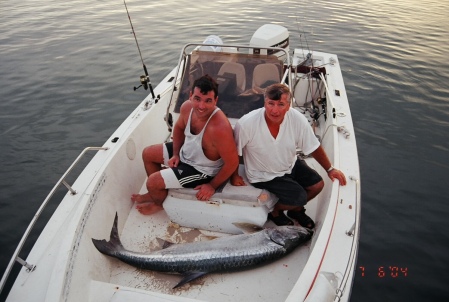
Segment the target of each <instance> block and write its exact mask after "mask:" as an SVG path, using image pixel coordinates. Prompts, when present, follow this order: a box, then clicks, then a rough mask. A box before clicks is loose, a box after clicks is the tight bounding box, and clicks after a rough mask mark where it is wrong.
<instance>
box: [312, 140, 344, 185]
mask: <svg viewBox="0 0 449 302" xmlns="http://www.w3.org/2000/svg"><path fill="white" fill-rule="evenodd" d="M311 155H312V156H313V158H314V159H315V160H316V161H317V162H318V163H319V164H320V165H321V166H322V167H323V168H324V170H326V171H327V175H328V176H329V178H330V179H331V180H332V181H333V180H334V179H338V181H339V182H340V185H342V186H344V185H346V177H345V175H344V174H343V172H341V171H340V170H338V169H335V168H333V167H332V164H331V162H330V160H329V158H328V157H327V154H326V152H325V151H324V149H323V147H322V146H321V145H320V146H319V147H318V148H317V149H316V150H315V151H313V152H312V153H311Z"/></svg>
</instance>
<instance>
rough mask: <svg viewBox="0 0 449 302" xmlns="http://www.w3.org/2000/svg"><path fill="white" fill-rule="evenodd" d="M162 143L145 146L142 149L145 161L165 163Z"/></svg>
mask: <svg viewBox="0 0 449 302" xmlns="http://www.w3.org/2000/svg"><path fill="white" fill-rule="evenodd" d="M162 148H163V146H162V145H161V144H158V145H151V146H148V147H145V149H143V151H142V159H143V161H144V162H154V163H163V162H164V155H163V152H162Z"/></svg>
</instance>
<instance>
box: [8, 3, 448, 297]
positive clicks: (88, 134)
mask: <svg viewBox="0 0 449 302" xmlns="http://www.w3.org/2000/svg"><path fill="white" fill-rule="evenodd" d="M448 4H449V3H448V1H447V0H443V1H441V0H429V1H426V0H419V1H418V0H410V1H404V0H399V1H394V0H386V1H382V0H357V1H355V0H342V1H338V2H337V1H298V0H291V1H284V0H280V1H266V0H260V1H240V0H239V1H236V0H227V1H202V0H198V1H186V0H180V1H170V0H164V1H143V0H135V1H131V0H129V2H128V8H129V10H130V13H131V17H132V19H133V23H134V28H135V30H136V32H137V37H138V39H139V43H140V47H141V50H142V54H143V56H144V60H145V63H146V65H147V67H148V69H149V73H150V77H151V80H152V82H153V84H157V83H158V82H159V81H160V80H161V79H162V78H163V77H164V76H165V74H166V73H167V72H168V71H169V70H171V69H172V68H173V67H174V64H175V62H176V60H177V58H178V55H179V51H180V48H181V46H182V45H184V44H185V43H188V42H192V41H194V42H201V41H203V40H204V38H205V37H206V36H208V35H210V34H217V35H219V36H220V37H221V38H222V39H223V40H224V41H225V42H230V43H231V42H236V43H247V42H249V40H250V38H251V36H252V34H253V32H254V31H255V30H256V29H257V28H258V27H259V26H261V25H263V24H265V23H270V22H272V23H278V24H281V25H284V26H286V27H288V28H289V30H290V35H291V44H292V45H293V46H301V45H300V43H301V42H302V45H303V46H305V40H304V39H300V37H301V36H302V37H304V33H306V38H307V42H308V46H309V47H310V48H311V49H314V50H322V51H327V52H333V53H337V54H338V56H339V59H340V61H341V65H342V68H343V70H342V71H343V76H344V78H345V83H346V89H347V91H348V95H349V99H350V104H351V111H352V116H353V118H354V124H355V128H356V137H357V143H358V149H359V155H360V158H359V161H360V165H361V174H362V198H363V208H362V229H361V231H362V234H361V239H360V251H359V260H358V265H357V267H358V268H357V272H356V279H355V283H354V288H353V294H352V301H382V302H385V301H448V298H449V290H448V286H447V280H449V273H448V270H449V236H448V231H449V222H448V221H449V220H448V219H447V217H448V215H449V202H448V201H449V199H448V196H449V189H448V184H449V173H448V170H449V169H448V168H449V163H448V160H449V156H448V154H449V153H448V151H449V142H448V133H449V88H448V83H449V76H448V75H449V72H448V70H449V59H448V53H449V46H448V45H449V44H448V43H447V40H448V37H449V35H448V32H449V18H448V17H447V6H448ZM0 20H1V24H2V25H1V26H0V87H1V88H0V142H1V149H0V167H1V170H0V243H1V253H0V273H3V271H4V269H5V268H6V265H7V263H8V261H9V258H10V257H11V255H12V253H13V251H14V249H15V246H16V245H17V243H18V242H19V240H20V237H21V236H22V233H23V232H24V230H25V229H26V227H27V225H28V223H29V221H30V220H31V219H32V217H33V215H34V213H35V212H36V210H37V209H38V207H39V206H40V204H41V202H42V201H43V199H44V198H45V196H46V195H47V194H48V192H49V190H50V189H51V188H52V187H53V184H54V183H55V182H56V181H57V180H58V179H59V178H60V176H61V175H62V174H63V173H64V172H65V170H66V169H67V167H68V166H69V165H70V164H71V163H72V161H73V160H74V159H75V157H76V156H77V155H78V154H79V152H80V151H81V150H82V149H83V148H84V147H86V146H99V145H102V144H103V142H104V141H105V140H106V139H107V138H108V137H109V136H110V135H111V134H112V132H113V130H114V129H115V128H116V127H117V126H118V125H119V124H120V123H121V121H122V120H123V119H124V118H125V117H126V116H127V115H128V114H129V113H130V112H131V111H132V110H133V108H134V107H135V106H136V105H137V104H138V102H140V100H142V98H143V97H144V96H145V91H144V90H138V91H136V92H134V91H133V90H132V87H133V86H134V85H136V84H137V83H138V76H139V75H140V74H142V70H141V62H140V58H139V56H138V52H137V49H136V46H135V42H134V39H133V36H132V34H130V26H129V23H128V17H127V16H126V11H125V8H124V5H123V2H121V1H118V0H117V1H106V0H97V1H87V0H75V1H65V2H61V1H56V0H40V1H37V0H23V1H2V9H1V10H0ZM301 40H302V41H301ZM56 206H57V204H56V203H55V202H53V203H51V204H50V206H49V211H47V212H45V213H44V215H43V219H42V220H41V221H39V223H38V226H39V227H42V226H43V225H44V224H45V221H46V219H48V217H49V216H50V215H51V210H52V209H54V208H55V207H56ZM36 236H37V235H36V234H33V235H32V236H31V238H32V239H35V238H36ZM2 299H3V298H2Z"/></svg>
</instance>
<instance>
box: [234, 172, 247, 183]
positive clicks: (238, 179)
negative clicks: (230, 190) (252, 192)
mask: <svg viewBox="0 0 449 302" xmlns="http://www.w3.org/2000/svg"><path fill="white" fill-rule="evenodd" d="M231 185H233V186H246V183H245V181H244V180H243V177H241V176H240V175H239V174H236V173H234V174H232V175H231Z"/></svg>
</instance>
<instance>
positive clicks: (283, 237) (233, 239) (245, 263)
mask: <svg viewBox="0 0 449 302" xmlns="http://www.w3.org/2000/svg"><path fill="white" fill-rule="evenodd" d="M311 237H312V231H311V230H309V229H306V228H303V227H300V226H281V227H275V228H267V229H263V230H261V231H258V232H255V233H251V234H241V235H233V236H228V237H221V238H217V239H214V240H210V241H200V242H192V243H182V244H174V245H171V246H169V247H167V248H164V249H161V250H158V251H154V252H151V253H146V254H144V253H139V252H132V251H128V250H126V249H125V248H124V247H123V245H122V244H121V242H120V238H119V235H118V231H117V215H116V217H115V221H114V225H113V227H112V230H111V236H110V241H106V240H96V239H92V242H93V243H94V245H95V247H96V248H97V249H98V250H99V251H100V252H101V253H103V254H105V255H108V256H111V257H115V258H117V259H120V260H121V261H123V262H125V263H127V264H129V265H132V266H134V267H137V268H141V269H147V270H153V271H158V272H167V273H180V274H184V276H185V278H184V279H183V280H181V282H179V283H178V284H177V285H176V286H175V287H179V286H181V285H183V284H185V283H187V282H190V281H192V280H194V279H196V278H198V277H201V276H203V275H205V274H207V273H211V272H229V271H237V270H245V269H249V268H252V267H255V266H258V265H261V264H265V263H269V262H272V261H274V260H277V259H279V258H281V257H283V256H285V255H287V254H288V253H290V252H291V251H293V250H294V249H295V248H296V247H298V246H299V245H301V244H303V243H305V242H307V241H308V240H309V239H310V238H311Z"/></svg>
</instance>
